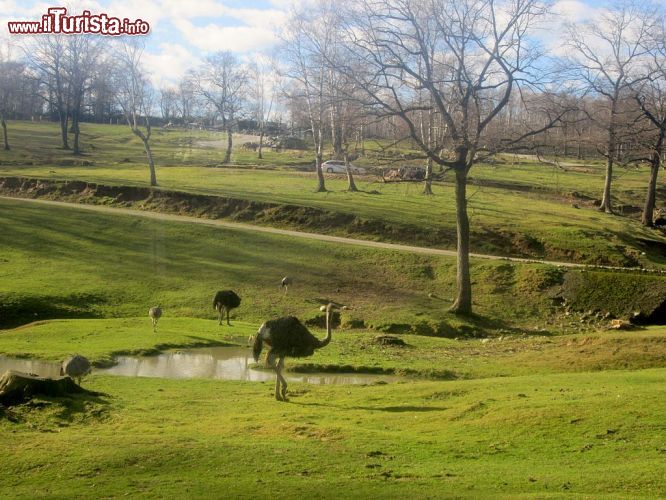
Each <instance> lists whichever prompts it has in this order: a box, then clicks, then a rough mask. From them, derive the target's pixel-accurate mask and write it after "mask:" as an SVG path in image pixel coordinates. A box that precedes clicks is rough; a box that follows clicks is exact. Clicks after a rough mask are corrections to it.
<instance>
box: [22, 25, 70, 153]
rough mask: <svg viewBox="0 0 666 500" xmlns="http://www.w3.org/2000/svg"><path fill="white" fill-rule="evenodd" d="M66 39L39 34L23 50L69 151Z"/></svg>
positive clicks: (64, 144) (65, 147)
mask: <svg viewBox="0 0 666 500" xmlns="http://www.w3.org/2000/svg"><path fill="white" fill-rule="evenodd" d="M66 47H67V38H66V36H65V35H39V36H37V37H35V38H34V39H32V40H31V41H29V42H28V43H27V44H26V45H25V46H24V47H23V50H24V52H25V54H26V58H27V60H28V61H29V63H30V66H31V67H32V68H33V69H34V70H35V72H36V74H37V78H38V79H39V82H40V84H41V85H42V86H43V87H44V92H42V94H41V95H42V97H43V98H44V99H45V100H46V102H47V104H48V105H49V107H50V108H51V110H52V112H53V113H54V114H55V115H57V118H58V121H59V122H60V136H61V140H62V147H63V149H70V148H69V139H68V136H67V127H68V123H69V115H70V104H71V92H70V88H69V85H68V80H67V73H66V72H67V57H66V50H67V49H66Z"/></svg>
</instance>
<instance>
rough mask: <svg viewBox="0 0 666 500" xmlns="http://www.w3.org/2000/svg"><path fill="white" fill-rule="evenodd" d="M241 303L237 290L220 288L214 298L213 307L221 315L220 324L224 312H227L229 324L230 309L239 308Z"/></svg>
mask: <svg viewBox="0 0 666 500" xmlns="http://www.w3.org/2000/svg"><path fill="white" fill-rule="evenodd" d="M240 303H241V299H240V297H239V296H238V295H236V292H234V291H232V290H220V291H219V292H217V293H216V294H215V297H214V298H213V308H214V309H215V310H216V311H217V313H218V315H219V316H220V325H221V324H222V318H223V317H224V313H225V312H226V313H227V325H231V323H229V311H230V310H232V309H235V308H237V307H238V306H239V305H240Z"/></svg>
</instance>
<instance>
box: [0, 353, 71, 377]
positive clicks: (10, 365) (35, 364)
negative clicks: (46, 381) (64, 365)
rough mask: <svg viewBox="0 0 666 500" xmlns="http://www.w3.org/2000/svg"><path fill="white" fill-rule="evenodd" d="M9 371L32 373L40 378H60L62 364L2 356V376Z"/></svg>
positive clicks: (0, 365) (0, 367) (0, 362)
mask: <svg viewBox="0 0 666 500" xmlns="http://www.w3.org/2000/svg"><path fill="white" fill-rule="evenodd" d="M7 370H16V371H18V372H23V373H32V374H33V375H38V376H40V377H48V378H53V377H59V376H60V363H57V362H55V361H43V360H41V359H18V358H8V357H6V356H0V375H2V374H3V373H5V372H6V371H7Z"/></svg>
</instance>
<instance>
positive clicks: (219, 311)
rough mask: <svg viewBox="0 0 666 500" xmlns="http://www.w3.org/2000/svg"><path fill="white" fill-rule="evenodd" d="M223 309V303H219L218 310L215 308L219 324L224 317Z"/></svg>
mask: <svg viewBox="0 0 666 500" xmlns="http://www.w3.org/2000/svg"><path fill="white" fill-rule="evenodd" d="M224 310H225V307H224V306H223V305H220V306H219V308H218V310H217V313H218V315H219V316H220V323H219V324H220V325H221V324H222V319H223V318H224Z"/></svg>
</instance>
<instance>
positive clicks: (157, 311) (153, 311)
mask: <svg viewBox="0 0 666 500" xmlns="http://www.w3.org/2000/svg"><path fill="white" fill-rule="evenodd" d="M148 317H149V318H150V320H151V321H152V322H153V332H156V331H157V322H158V321H159V319H160V318H161V317H162V308H161V307H160V306H155V307H151V308H150V309H148Z"/></svg>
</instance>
